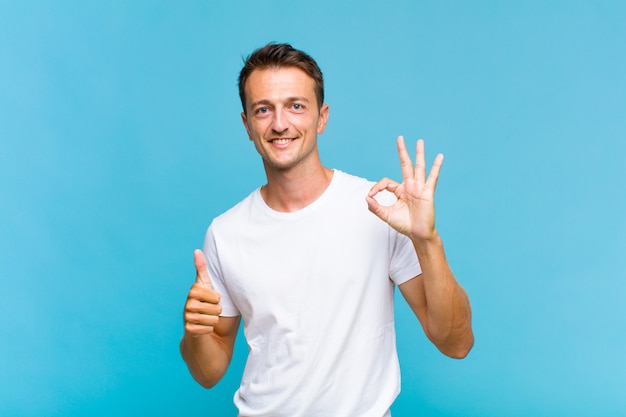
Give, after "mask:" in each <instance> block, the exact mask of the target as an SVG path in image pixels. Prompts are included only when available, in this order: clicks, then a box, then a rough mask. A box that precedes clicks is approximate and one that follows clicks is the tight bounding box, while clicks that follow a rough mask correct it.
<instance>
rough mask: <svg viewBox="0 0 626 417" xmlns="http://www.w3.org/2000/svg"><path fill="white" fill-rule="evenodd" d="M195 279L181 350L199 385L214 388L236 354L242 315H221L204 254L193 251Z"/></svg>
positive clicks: (187, 304)
mask: <svg viewBox="0 0 626 417" xmlns="http://www.w3.org/2000/svg"><path fill="white" fill-rule="evenodd" d="M194 261H195V265H196V282H195V283H194V284H193V286H192V287H191V290H190V291H189V295H188V296H187V302H186V303H185V311H184V320H185V333H184V335H183V338H182V340H181V342H180V352H181V354H182V356H183V359H184V360H185V362H186V363H187V367H188V368H189V372H191V375H192V376H193V377H194V379H195V380H196V381H198V383H200V385H202V386H203V387H205V388H211V387H213V386H214V385H215V384H217V383H218V382H219V380H220V379H222V377H223V376H224V374H225V373H226V370H227V369H228V365H229V364H230V361H231V359H232V356H233V349H234V346H235V339H236V337H237V331H238V329H239V323H240V321H241V319H240V317H220V316H219V315H220V313H221V312H222V306H221V305H220V294H219V293H218V292H217V291H215V290H214V289H213V287H212V285H211V278H210V277H209V273H208V271H207V267H206V260H205V259H204V254H203V253H202V251H200V250H196V251H195V252H194Z"/></svg>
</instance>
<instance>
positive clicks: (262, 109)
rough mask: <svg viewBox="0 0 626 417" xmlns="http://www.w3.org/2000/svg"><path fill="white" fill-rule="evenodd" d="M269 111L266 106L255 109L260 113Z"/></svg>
mask: <svg viewBox="0 0 626 417" xmlns="http://www.w3.org/2000/svg"><path fill="white" fill-rule="evenodd" d="M268 111H269V109H268V108H267V107H260V108H258V109H257V111H256V112H257V113H261V114H265V113H267V112H268Z"/></svg>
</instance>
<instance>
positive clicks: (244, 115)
mask: <svg viewBox="0 0 626 417" xmlns="http://www.w3.org/2000/svg"><path fill="white" fill-rule="evenodd" d="M241 121H242V122H243V126H244V127H245V128H246V132H248V139H250V140H252V136H250V128H249V127H248V117H247V116H246V112H241Z"/></svg>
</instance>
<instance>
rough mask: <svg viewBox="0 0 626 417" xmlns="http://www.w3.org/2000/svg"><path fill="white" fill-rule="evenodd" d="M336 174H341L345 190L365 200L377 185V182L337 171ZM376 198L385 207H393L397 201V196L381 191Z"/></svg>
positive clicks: (341, 182) (340, 180)
mask: <svg viewBox="0 0 626 417" xmlns="http://www.w3.org/2000/svg"><path fill="white" fill-rule="evenodd" d="M335 173H337V174H339V177H338V178H339V183H340V184H341V186H342V187H343V188H344V190H352V191H353V192H355V193H358V194H359V195H360V196H363V198H365V195H367V193H368V192H369V191H370V189H371V188H372V187H373V186H374V185H375V184H376V182H375V181H371V180H369V179H367V178H364V177H359V176H357V175H353V174H348V173H346V172H343V171H339V170H335ZM375 198H376V200H378V202H379V203H381V204H384V205H391V204H393V203H394V202H395V201H396V197H395V195H394V194H393V193H391V192H389V191H381V192H380V193H378V194H377V195H376V197H375Z"/></svg>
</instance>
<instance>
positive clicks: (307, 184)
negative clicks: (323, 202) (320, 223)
mask: <svg viewBox="0 0 626 417" xmlns="http://www.w3.org/2000/svg"><path fill="white" fill-rule="evenodd" d="M265 172H266V175H267V184H266V185H264V186H263V187H261V196H262V197H263V200H264V201H265V204H267V205H268V206H269V207H271V208H272V209H273V210H276V211H281V212H287V213H288V212H294V211H298V210H301V209H303V208H305V207H306V206H308V205H309V204H311V203H313V202H314V201H315V200H317V199H318V198H319V197H320V196H321V195H322V194H323V193H324V191H326V188H328V185H329V184H330V182H331V180H332V178H333V170H331V169H328V168H326V167H324V166H322V165H321V164H320V165H317V166H314V167H309V169H307V170H302V169H300V170H283V171H277V170H268V169H266V170H265Z"/></svg>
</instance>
